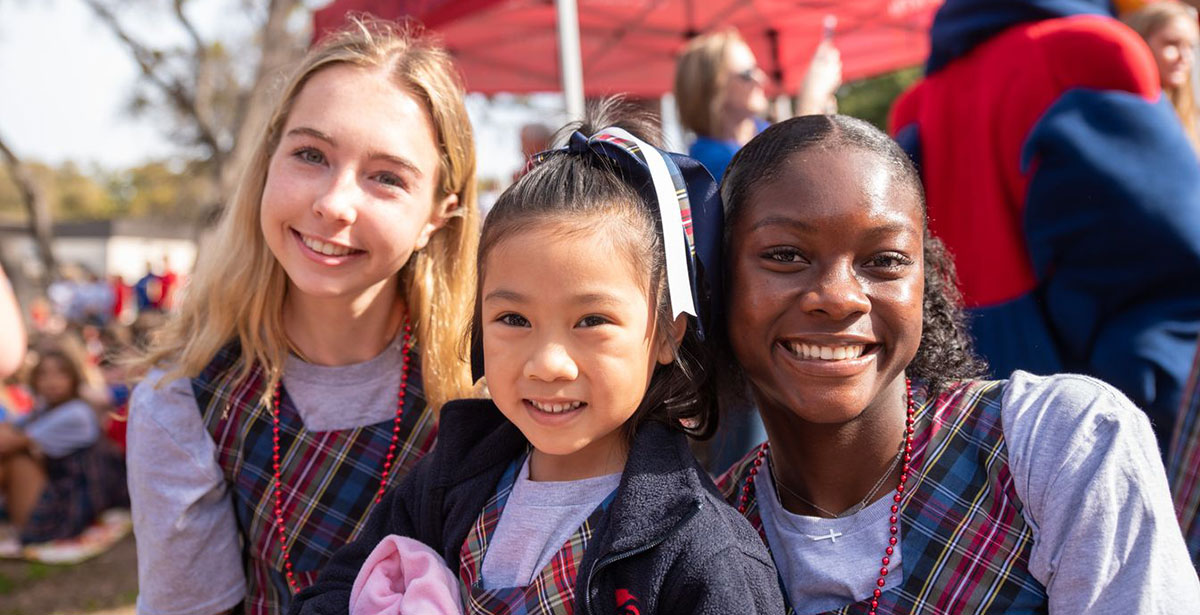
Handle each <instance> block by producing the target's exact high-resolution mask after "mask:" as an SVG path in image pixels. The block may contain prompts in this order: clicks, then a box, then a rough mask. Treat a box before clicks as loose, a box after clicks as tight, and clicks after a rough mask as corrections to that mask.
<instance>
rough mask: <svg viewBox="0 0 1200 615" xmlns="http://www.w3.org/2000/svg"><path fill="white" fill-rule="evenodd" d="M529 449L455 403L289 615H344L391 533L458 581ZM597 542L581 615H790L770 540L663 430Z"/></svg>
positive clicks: (514, 432)
mask: <svg viewBox="0 0 1200 615" xmlns="http://www.w3.org/2000/svg"><path fill="white" fill-rule="evenodd" d="M528 446H529V442H528V441H527V440H526V439H525V437H524V436H523V435H522V434H521V432H520V431H519V430H518V429H517V428H516V427H515V426H514V425H513V424H512V423H510V422H509V421H508V420H507V419H505V418H504V415H503V414H501V413H500V410H499V409H498V408H496V406H495V404H493V403H492V402H491V401H490V400H460V401H455V402H451V403H449V404H446V406H445V407H443V408H442V412H441V418H440V426H439V433H438V442H437V446H435V447H434V450H433V452H432V453H430V454H429V455H428V456H427V457H426V458H425V459H422V460H421V462H420V463H418V464H417V466H416V467H415V468H414V469H413V471H412V472H411V473H410V474H409V475H408V476H407V477H405V479H404V482H402V483H401V484H400V486H399V487H397V488H396V489H394V490H393V491H391V492H390V493H388V494H387V495H386V496H385V499H384V501H383V502H382V503H381V504H380V506H379V508H377V509H376V510H375V512H374V513H372V515H371V517H370V519H368V520H367V524H366V526H365V527H364V530H363V533H362V535H361V536H359V537H358V538H357V539H356V540H354V541H352V542H350V543H348V544H347V545H346V546H344V547H342V548H341V549H340V550H339V551H338V552H337V553H335V554H334V556H333V559H332V560H330V562H329V564H328V565H327V566H326V567H325V569H324V570H323V571H322V572H321V576H320V577H319V578H318V580H317V582H316V583H315V584H314V585H313V586H311V587H308V588H306V589H304V590H303V591H301V592H300V593H299V594H298V595H297V596H296V599H295V600H294V601H293V602H292V607H291V610H290V613H291V614H292V615H300V614H305V615H308V614H317V613H321V614H325V613H345V612H346V611H347V610H348V607H349V604H350V590H351V588H352V587H353V584H354V579H355V577H356V576H357V575H358V571H359V569H360V568H361V567H362V563H363V562H364V561H365V560H366V558H367V556H368V555H369V554H370V553H371V550H372V549H374V548H375V545H376V544H377V543H379V541H380V540H381V539H382V538H384V537H385V536H387V535H388V534H399V535H402V536H408V537H410V538H415V539H417V540H420V541H421V542H423V543H425V544H427V545H429V546H430V547H432V548H433V549H435V550H436V551H438V552H439V553H440V554H441V555H442V557H443V558H444V559H445V560H446V564H447V565H448V566H449V567H450V569H451V570H454V571H457V570H458V567H459V551H460V549H462V545H463V541H465V540H466V537H467V533H468V531H469V530H470V527H471V525H472V524H473V523H474V522H475V520H476V518H477V517H478V516H479V513H480V511H482V510H483V507H484V505H485V504H486V502H487V500H488V498H490V497H491V496H492V495H493V494H494V493H495V491H496V487H497V485H498V483H499V481H500V477H501V475H502V474H503V473H504V470H505V469H506V468H507V467H508V465H509V464H510V463H511V462H512V460H513V459H515V458H516V457H517V456H518V455H521V454H522V453H524V451H525V450H526V449H527V447H528ZM593 541H594V542H593V543H592V545H591V546H590V547H589V549H588V550H587V552H586V553H585V554H584V557H583V562H582V565H581V566H580V567H579V575H578V577H577V579H576V593H575V595H576V601H577V602H576V605H575V612H576V613H580V614H583V615H599V614H601V613H639V614H640V615H651V614H653V613H680V614H683V613H688V614H691V613H711V614H714V615H715V614H718V613H719V614H727V613H783V598H782V594H781V592H780V590H779V581H778V578H779V577H778V574H777V573H776V572H775V566H774V564H773V563H772V560H771V556H770V555H769V554H768V553H767V550H766V547H765V546H764V545H763V542H762V539H761V538H759V535H758V534H757V533H756V532H755V531H754V530H753V529H752V528H751V526H750V524H749V523H748V522H747V521H746V520H745V519H744V518H742V516H741V515H739V514H738V513H737V511H735V510H734V509H733V508H731V507H729V505H728V504H726V503H725V502H724V501H723V500H722V498H721V495H720V494H719V493H718V492H717V490H716V488H715V487H714V486H713V484H712V480H711V479H710V478H709V477H708V474H706V473H705V472H704V470H703V469H702V468H701V467H700V466H699V464H697V463H696V460H695V458H694V457H693V456H692V454H691V451H690V450H689V449H688V445H687V439H686V437H685V436H684V435H683V434H682V433H680V432H678V431H674V430H671V429H669V428H668V427H666V426H665V425H662V424H659V423H653V422H647V423H645V424H644V425H643V426H642V427H641V428H639V430H638V433H637V435H636V436H635V437H634V440H633V443H632V445H631V448H630V453H629V459H628V461H627V462H626V465H625V471H624V472H623V474H622V475H621V483H620V486H619V487H618V488H617V495H616V499H615V500H614V501H613V503H612V507H611V508H610V509H609V513H608V515H606V518H605V519H604V521H603V522H602V523H601V525H600V527H599V528H598V529H597V532H596V535H595V538H593ZM618 591H621V592H622V596H623V597H625V601H624V603H623V604H621V605H618V604H617V600H616V596H617V593H618ZM630 597H631V598H632V602H635V603H636V604H630V602H631V600H630ZM630 607H636V609H631V608H630Z"/></svg>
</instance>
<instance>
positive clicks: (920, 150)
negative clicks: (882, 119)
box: [891, 0, 1200, 451]
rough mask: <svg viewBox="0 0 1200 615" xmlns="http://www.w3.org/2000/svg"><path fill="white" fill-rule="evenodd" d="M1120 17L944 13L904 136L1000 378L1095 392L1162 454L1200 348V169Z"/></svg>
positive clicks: (982, 345) (1029, 5) (1021, 5)
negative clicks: (1096, 388) (1052, 377)
mask: <svg viewBox="0 0 1200 615" xmlns="http://www.w3.org/2000/svg"><path fill="white" fill-rule="evenodd" d="M1109 8H1110V3H1109V2H1108V1H1107V0H1105V1H1100V0H1023V1H1022V0H948V1H947V2H946V4H945V5H944V6H943V7H942V8H941V9H940V10H939V11H938V13H937V16H936V17H935V18H934V23H933V29H932V31H931V38H932V41H931V43H932V48H931V53H930V58H929V66H928V74H927V75H926V77H925V78H924V79H922V80H921V81H920V82H919V83H917V84H915V85H914V86H913V87H912V88H910V89H909V90H908V91H907V92H905V93H904V94H902V95H901V96H900V97H899V98H898V99H897V100H896V102H895V104H894V105H893V106H892V117H891V132H892V134H893V135H895V137H896V140H897V141H898V142H900V144H901V145H902V146H903V147H904V149H905V150H906V151H907V152H908V153H909V154H910V155H911V156H912V157H913V158H914V160H915V161H917V162H918V166H919V168H920V172H921V179H922V182H923V184H924V187H925V194H926V201H927V208H926V211H927V213H928V217H929V228H930V230H931V231H932V232H933V233H934V234H935V235H937V236H938V237H939V238H940V239H941V240H942V241H943V242H944V243H945V245H946V247H947V249H948V250H949V252H950V253H951V254H953V256H954V264H955V268H956V269H957V271H958V278H959V288H960V289H961V291H962V296H963V302H964V304H965V306H966V307H967V309H968V315H969V319H968V324H969V327H970V329H971V333H972V336H973V338H974V341H975V349H976V350H977V351H978V352H979V353H980V354H981V355H982V356H983V358H985V359H986V360H987V362H988V364H989V365H990V366H991V368H992V375H993V376H995V377H997V378H1004V377H1007V376H1008V375H1009V374H1010V373H1012V372H1013V371H1014V370H1017V369H1021V370H1025V371H1029V372H1032V373H1036V374H1054V373H1062V372H1071V373H1080V374H1086V375H1089V376H1094V377H1097V378H1100V379H1102V380H1104V381H1106V382H1108V383H1109V384H1112V385H1113V386H1116V387H1117V388H1118V389H1120V390H1121V392H1122V393H1124V394H1125V395H1127V396H1129V398H1130V399H1132V400H1133V401H1134V403H1136V404H1137V405H1138V406H1139V407H1141V408H1142V409H1143V410H1145V411H1146V414H1147V416H1149V417H1150V420H1151V422H1152V424H1153V425H1154V431H1155V435H1156V436H1157V437H1158V440H1159V445H1160V447H1161V448H1162V449H1163V450H1164V451H1165V450H1166V448H1167V445H1168V443H1169V440H1170V436H1171V430H1172V426H1173V424H1174V421H1175V415H1176V412H1177V410H1178V408H1179V404H1180V399H1181V396H1182V391H1183V388H1184V385H1185V383H1186V382H1187V370H1188V365H1189V364H1190V362H1191V357H1192V355H1193V353H1194V351H1195V347H1196V339H1197V335H1200V284H1197V283H1196V282H1195V281H1196V280H1200V166H1198V162H1200V161H1198V160H1197V156H1196V152H1195V151H1194V150H1193V148H1192V145H1191V143H1190V142H1189V141H1188V139H1187V137H1186V136H1185V134H1184V132H1183V131H1182V130H1181V128H1180V123H1179V118H1178V116H1177V115H1176V114H1175V111H1174V109H1172V108H1171V107H1170V106H1169V105H1168V104H1167V102H1166V100H1165V99H1164V97H1163V96H1162V91H1161V87H1160V86H1159V76H1158V70H1157V68H1156V66H1155V63H1154V58H1153V56H1152V55H1151V53H1150V50H1149V48H1148V47H1147V46H1146V44H1145V42H1144V41H1142V40H1141V38H1140V37H1139V36H1138V35H1137V34H1136V33H1135V32H1133V31H1132V30H1130V29H1129V28H1128V27H1126V26H1125V25H1123V24H1121V23H1120V22H1118V21H1116V20H1114V19H1112V18H1111V12H1110V11H1109Z"/></svg>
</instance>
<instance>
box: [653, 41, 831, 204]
mask: <svg viewBox="0 0 1200 615" xmlns="http://www.w3.org/2000/svg"><path fill="white" fill-rule="evenodd" d="M766 82H767V75H766V73H764V72H763V70H762V69H761V68H759V66H758V60H757V59H756V58H755V57H754V52H753V51H751V50H750V46H749V45H747V44H746V41H744V40H743V39H742V37H741V36H740V35H738V33H737V31H736V30H732V29H730V30H721V31H717V32H712V33H709V34H704V35H701V36H697V37H696V38H694V39H692V40H691V42H689V43H688V45H687V46H686V47H685V48H684V50H683V52H682V53H681V54H680V56H679V61H678V63H677V64H676V67H675V104H676V105H678V107H679V120H680V123H682V124H683V127H684V128H686V129H688V130H689V131H691V132H692V133H693V134H695V135H696V140H695V141H694V142H693V143H692V145H691V147H690V148H689V149H688V155H690V156H691V157H693V158H695V159H697V160H699V161H700V162H701V163H702V164H703V165H704V167H705V168H706V169H708V171H709V172H710V173H712V175H713V177H714V178H716V180H717V181H718V182H719V181H721V176H722V175H724V173H725V167H726V166H728V165H729V161H730V160H732V159H733V155H734V154H735V153H737V151H738V150H739V149H741V147H742V146H743V145H745V144H746V143H748V142H749V141H750V139H753V138H754V136H755V135H757V134H758V133H760V132H762V131H763V129H764V128H766V127H767V122H766V120H764V119H763V115H764V114H766V112H767V104H768V101H767V95H766V91H765V89H764V87H763V86H764V85H766ZM841 84H842V59H841V54H839V53H838V50H837V48H836V47H834V46H833V42H832V41H831V40H830V39H829V38H828V37H827V38H826V40H824V41H822V42H821V44H820V45H819V46H818V47H817V50H816V52H815V53H814V54H813V58H812V62H811V63H810V65H809V69H808V73H807V74H806V75H805V78H804V83H803V84H802V85H801V88H800V92H799V97H798V99H797V106H796V115H812V114H818V113H836V112H837V99H836V98H835V97H834V92H835V91H836V90H837V88H838V86H840V85H841ZM780 119H786V118H780Z"/></svg>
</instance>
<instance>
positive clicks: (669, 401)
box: [471, 98, 718, 439]
mask: <svg viewBox="0 0 1200 615" xmlns="http://www.w3.org/2000/svg"><path fill="white" fill-rule="evenodd" d="M609 126H618V127H620V128H623V129H625V130H626V131H628V132H629V133H631V134H633V135H635V136H638V138H640V139H642V140H643V141H645V142H647V143H650V144H651V145H656V142H657V140H658V133H657V130H656V129H655V125H654V123H653V122H652V121H650V119H649V116H648V115H646V114H645V113H641V112H639V111H637V110H636V109H635V108H633V107H631V106H629V105H626V104H625V103H623V102H622V101H621V100H620V99H618V98H609V99H606V100H603V101H601V102H600V103H598V104H595V105H593V106H591V107H589V109H588V111H587V114H586V118H585V119H584V120H583V121H582V122H576V123H573V124H568V125H567V126H565V127H564V128H563V129H561V130H560V131H559V132H558V134H557V136H556V141H563V140H565V138H566V137H568V136H569V135H570V134H571V133H573V132H574V131H579V132H582V133H583V134H585V135H590V134H593V133H595V132H596V131H598V130H600V129H602V128H606V127H609ZM644 181H646V180H644V179H637V178H630V177H626V176H625V174H624V172H623V171H622V170H621V168H620V167H619V166H617V165H616V163H614V162H613V161H611V160H609V159H608V158H606V157H604V156H602V155H600V154H596V153H593V152H568V151H561V152H557V153H553V154H551V155H550V156H549V157H548V158H547V159H546V160H545V161H544V162H542V163H541V164H538V165H537V166H535V167H533V168H531V169H530V170H529V171H528V172H527V173H526V174H525V175H523V176H522V177H521V178H520V179H519V180H517V182H516V183H515V184H513V185H512V186H510V187H509V188H508V189H507V190H505V191H504V193H503V194H501V195H500V197H499V199H498V200H497V201H496V204H495V206H493V207H492V209H491V211H490V212H488V216H487V219H486V220H485V221H484V225H483V235H482V237H481V238H480V240H479V255H478V271H479V279H478V286H477V291H476V299H475V315H474V318H473V320H472V324H471V329H472V335H473V336H474V337H473V339H478V337H477V336H478V335H479V334H480V333H481V332H482V324H483V323H482V314H481V308H482V305H481V303H482V302H481V296H480V295H479V293H480V292H482V288H483V281H484V279H485V277H486V276H487V256H488V254H489V253H490V252H491V251H492V249H494V248H495V247H496V245H497V244H499V243H500V242H501V241H504V240H505V238H507V237H511V236H512V235H514V234H516V233H519V232H521V231H523V230H526V229H529V228H533V227H537V226H541V225H545V224H553V225H555V232H556V233H559V234H560V235H561V236H567V237H570V236H572V235H576V234H579V235H582V234H584V233H592V232H601V233H605V234H606V236H607V238H609V239H611V240H612V241H613V243H614V245H615V246H616V247H617V249H618V250H619V251H620V252H623V253H624V256H625V257H626V258H629V259H630V261H629V262H631V263H634V264H635V267H634V270H635V271H644V272H645V283H646V288H647V289H648V295H649V297H650V301H651V302H652V303H653V304H654V305H655V306H656V310H655V323H656V324H657V330H658V331H659V335H668V333H667V332H668V331H669V328H668V325H669V324H670V323H671V322H672V321H673V320H674V319H673V318H672V314H671V307H670V301H669V297H668V293H667V291H666V262H665V256H664V255H663V239H662V223H661V221H660V220H659V217H658V214H657V212H658V205H657V204H652V203H647V202H645V199H644V198H643V197H642V196H640V194H641V193H640V192H639V190H640V189H641V188H642V185H641V184H642V183H643V182H644ZM693 325H694V323H692V322H689V326H688V327H687V331H686V332H685V333H684V337H683V341H682V342H681V343H680V345H679V347H678V348H677V349H676V352H675V361H674V362H672V363H670V364H667V365H657V366H655V369H654V373H653V374H652V375H651V378H650V384H649V387H648V388H647V390H646V395H645V396H644V397H643V399H642V402H641V404H640V405H639V406H638V408H637V410H636V411H635V412H634V414H633V416H632V417H630V419H629V421H628V422H626V424H625V434H626V436H628V437H632V436H633V434H634V433H635V432H636V431H637V427H638V425H640V424H641V423H642V421H645V420H654V421H658V422H661V423H664V424H666V425H668V426H669V427H672V428H674V429H679V430H682V431H684V432H685V433H687V434H688V435H689V436H691V437H693V438H696V439H705V438H708V437H710V436H711V435H712V434H713V432H714V431H716V428H717V420H718V418H717V403H716V390H717V389H716V382H715V378H714V376H713V374H714V371H715V370H714V369H713V358H712V357H713V353H712V351H711V350H710V349H709V348H707V347H706V346H705V345H704V344H703V343H702V342H701V341H700V339H699V337H698V336H697V334H696V330H695V327H694V326H693Z"/></svg>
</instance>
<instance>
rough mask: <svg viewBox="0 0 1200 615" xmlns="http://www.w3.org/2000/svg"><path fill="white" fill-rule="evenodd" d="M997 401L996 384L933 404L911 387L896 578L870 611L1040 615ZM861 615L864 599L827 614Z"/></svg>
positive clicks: (738, 468) (758, 522) (1028, 535)
mask: <svg viewBox="0 0 1200 615" xmlns="http://www.w3.org/2000/svg"><path fill="white" fill-rule="evenodd" d="M1003 395H1004V383H1003V382H995V381H993V382H983V381H969V382H962V383H957V384H955V385H953V386H951V387H950V388H949V389H948V390H947V391H945V392H943V393H942V394H941V395H940V396H939V397H938V398H937V399H936V400H934V401H935V402H936V403H930V400H928V399H926V398H925V395H924V391H923V390H922V391H917V390H916V389H914V391H913V397H914V400H915V401H916V406H917V409H916V426H915V433H914V434H913V457H912V462H911V464H912V467H913V470H912V474H911V476H910V478H909V482H908V485H907V489H906V490H905V492H904V497H903V499H902V500H901V503H900V546H901V554H902V558H901V559H902V561H901V566H902V568H903V574H904V576H903V580H902V581H901V583H900V585H898V586H897V587H894V588H892V589H889V590H887V591H884V592H883V595H882V596H880V598H879V608H878V609H877V612H878V613H895V614H901V613H904V614H908V613H912V614H918V613H925V614H934V613H938V614H941V613H975V614H978V613H1005V614H1015V613H1045V612H1047V604H1048V600H1047V596H1046V589H1045V587H1043V586H1042V584H1041V583H1040V582H1038V581H1037V579H1035V578H1034V577H1033V575H1031V574H1030V572H1029V555H1030V551H1031V550H1032V548H1033V530H1032V529H1031V528H1030V527H1029V526H1028V525H1027V524H1026V523H1025V518H1024V517H1023V516H1022V515H1021V509H1022V507H1023V505H1022V504H1021V501H1020V499H1018V498H1017V493H1016V489H1015V488H1014V486H1013V478H1012V475H1011V473H1010V472H1009V468H1008V450H1007V448H1006V446H1005V443H1004V433H1003V429H1002V425H1001V423H1000V406H1001V403H1002V398H1003ZM756 454H757V447H756V449H755V452H754V453H751V454H750V455H749V456H747V457H746V458H745V459H743V460H742V461H740V462H738V463H737V464H735V465H734V466H733V468H731V469H730V470H729V471H728V472H727V473H726V474H725V475H724V476H722V477H721V478H720V479H719V480H718V481H717V486H718V487H719V488H720V489H721V492H722V493H724V494H725V497H726V499H727V500H728V501H730V502H736V500H737V496H738V495H740V491H741V487H742V484H743V483H744V482H745V480H746V476H747V475H748V474H749V471H750V468H751V467H753V465H754V458H755V455H756ZM758 484H759V483H755V488H757V487H758ZM893 490H894V486H893ZM750 496H751V497H750V501H749V502H748V503H747V506H746V512H745V513H744V514H745V516H746V518H747V519H748V520H749V521H750V523H751V525H753V526H754V527H755V528H756V529H757V530H758V531H759V534H760V535H761V536H762V538H763V541H764V542H765V541H766V540H767V537H766V534H765V532H764V531H763V525H762V518H761V517H760V513H759V509H758V503H757V498H756V496H755V489H751V493H750ZM769 546H770V545H768V548H769ZM863 565H864V568H865V569H868V570H869V569H870V567H871V566H874V567H877V566H879V562H878V561H872V562H864V563H863ZM784 599H785V601H786V600H787V596H786V590H785V596H784ZM868 611H870V599H869V598H868V599H867V600H863V601H861V602H856V603H853V604H848V605H846V606H844V607H842V608H840V609H836V610H834V611H830V613H836V614H838V615H850V614H856V615H857V614H864V613H867V612H868ZM794 612H795V611H794V609H793V608H792V607H791V606H790V605H789V606H788V613H794Z"/></svg>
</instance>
